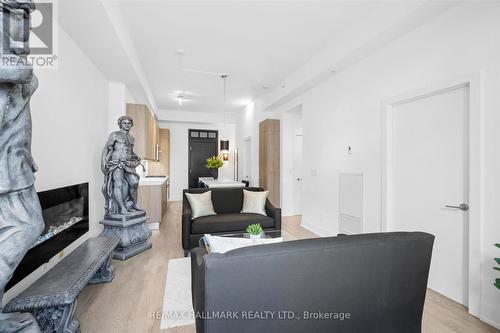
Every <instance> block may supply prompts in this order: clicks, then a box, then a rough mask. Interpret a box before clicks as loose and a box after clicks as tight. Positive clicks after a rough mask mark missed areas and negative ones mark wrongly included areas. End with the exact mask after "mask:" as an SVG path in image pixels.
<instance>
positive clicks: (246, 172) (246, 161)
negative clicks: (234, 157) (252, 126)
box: [240, 137, 252, 182]
mask: <svg viewBox="0 0 500 333" xmlns="http://www.w3.org/2000/svg"><path fill="white" fill-rule="evenodd" d="M241 157H242V160H243V161H242V162H243V163H242V173H241V179H240V180H247V181H249V182H251V180H252V138H251V137H247V138H245V139H243V153H242V154H241Z"/></svg>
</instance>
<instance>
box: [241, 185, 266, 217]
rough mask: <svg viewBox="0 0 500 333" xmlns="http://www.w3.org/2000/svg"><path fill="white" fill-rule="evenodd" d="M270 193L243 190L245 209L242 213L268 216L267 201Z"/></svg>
mask: <svg viewBox="0 0 500 333" xmlns="http://www.w3.org/2000/svg"><path fill="white" fill-rule="evenodd" d="M267 193H269V191H260V192H255V191H247V190H243V209H242V210H241V212H242V213H254V214H261V215H266V209H265V207H266V199H267Z"/></svg>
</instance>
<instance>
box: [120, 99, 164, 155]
mask: <svg viewBox="0 0 500 333" xmlns="http://www.w3.org/2000/svg"><path fill="white" fill-rule="evenodd" d="M127 115H128V116H129V117H131V118H132V119H133V120H134V126H133V127H132V129H131V130H130V134H131V135H132V136H133V137H134V138H135V147H134V151H135V153H136V154H137V155H138V156H139V157H140V158H141V159H145V160H152V161H157V160H158V149H159V148H158V140H159V127H158V124H157V122H156V119H155V117H154V115H153V114H152V113H151V111H149V108H148V107H147V105H143V104H130V103H128V104H127Z"/></svg>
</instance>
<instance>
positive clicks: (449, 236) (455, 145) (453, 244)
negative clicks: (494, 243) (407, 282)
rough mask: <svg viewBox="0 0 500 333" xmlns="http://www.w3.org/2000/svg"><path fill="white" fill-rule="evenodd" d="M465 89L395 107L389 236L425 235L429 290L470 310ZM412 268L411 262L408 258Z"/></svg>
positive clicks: (467, 114) (466, 104) (467, 92)
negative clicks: (428, 238) (429, 240)
mask: <svg viewBox="0 0 500 333" xmlns="http://www.w3.org/2000/svg"><path fill="white" fill-rule="evenodd" d="M468 106H469V88H468V87H461V88H456V89H453V90H448V91H444V92H438V93H436V94H434V95H431V96H427V97H422V98H419V99H416V100H412V101H409V102H406V103H403V104H399V105H394V106H393V111H392V119H393V123H392V139H391V140H390V143H392V163H391V167H392V172H391V171H390V174H389V179H390V183H389V184H391V183H392V186H391V189H390V193H391V195H390V198H392V200H391V203H390V216H391V217H390V220H389V225H388V226H389V228H391V229H392V230H395V231H396V230H406V231H413V230H415V231H425V232H428V233H431V234H433V235H434V236H435V237H436V239H435V243H434V249H433V253H432V263H431V270H430V275H429V288H431V289H433V290H435V291H437V292H439V293H441V294H443V295H445V296H447V297H448V298H451V299H453V300H455V301H456V302H459V303H461V304H464V305H467V304H468V264H467V263H468V215H469V214H468V211H467V209H466V207H463V208H464V210H461V209H458V208H447V207H445V206H446V205H450V206H459V205H460V204H468V202H469V169H468V164H469V154H468V151H469V149H468V142H469V135H468V130H467V129H468V126H469V109H468ZM408 265H411V258H408Z"/></svg>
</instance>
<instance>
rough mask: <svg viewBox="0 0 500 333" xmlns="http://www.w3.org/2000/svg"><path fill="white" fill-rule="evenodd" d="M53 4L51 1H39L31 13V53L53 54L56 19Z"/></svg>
mask: <svg viewBox="0 0 500 333" xmlns="http://www.w3.org/2000/svg"><path fill="white" fill-rule="evenodd" d="M53 7H54V6H53V4H52V3H51V2H41V3H39V2H37V3H36V4H35V10H34V11H33V12H32V13H31V29H30V39H29V46H30V53H31V54H52V52H53V49H54V48H53V36H54V33H53V32H54V20H53V18H54V17H53Z"/></svg>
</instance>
